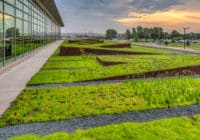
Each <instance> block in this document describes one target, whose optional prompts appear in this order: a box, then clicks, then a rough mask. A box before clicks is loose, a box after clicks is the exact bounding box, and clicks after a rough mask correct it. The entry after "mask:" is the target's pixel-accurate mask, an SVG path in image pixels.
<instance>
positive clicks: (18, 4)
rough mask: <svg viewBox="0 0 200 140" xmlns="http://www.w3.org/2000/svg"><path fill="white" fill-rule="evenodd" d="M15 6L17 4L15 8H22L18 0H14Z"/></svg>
mask: <svg viewBox="0 0 200 140" xmlns="http://www.w3.org/2000/svg"><path fill="white" fill-rule="evenodd" d="M16 6H17V8H19V9H21V10H22V7H23V6H22V3H21V2H20V1H19V0H17V1H16Z"/></svg>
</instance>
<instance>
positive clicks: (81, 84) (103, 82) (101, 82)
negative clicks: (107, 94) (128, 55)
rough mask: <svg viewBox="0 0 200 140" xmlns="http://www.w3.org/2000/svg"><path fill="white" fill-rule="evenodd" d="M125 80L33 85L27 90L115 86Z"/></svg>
mask: <svg viewBox="0 0 200 140" xmlns="http://www.w3.org/2000/svg"><path fill="white" fill-rule="evenodd" d="M123 81H124V80H107V81H89V82H76V83H63V84H44V85H33V86H27V88H31V89H38V88H54V87H75V86H89V85H90V86H92V85H101V84H115V83H122V82H123Z"/></svg>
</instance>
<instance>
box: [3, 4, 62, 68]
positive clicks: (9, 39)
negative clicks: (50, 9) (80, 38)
mask: <svg viewBox="0 0 200 140" xmlns="http://www.w3.org/2000/svg"><path fill="white" fill-rule="evenodd" d="M3 5H4V8H5V9H4V11H5V13H4V15H3V12H2V11H3ZM3 17H4V19H3ZM3 23H4V24H3ZM3 25H4V27H3ZM3 33H4V34H3ZM58 35H60V28H59V27H57V25H56V24H54V22H52V20H51V19H50V18H49V17H48V16H47V14H46V13H45V12H44V11H42V9H40V8H39V7H38V6H37V5H36V4H35V3H34V0H32V1H31V0H30V1H29V0H0V67H1V66H2V65H3V60H6V62H9V61H10V60H13V58H17V57H16V56H20V55H22V54H25V53H26V52H29V51H32V50H33V49H35V48H38V47H41V46H43V45H44V44H46V43H49V42H51V41H52V40H55V39H56V37H57V36H58ZM3 39H5V40H3ZM4 43H5V44H4ZM3 44H4V45H3ZM4 52H5V53H4ZM4 54H5V58H4Z"/></svg>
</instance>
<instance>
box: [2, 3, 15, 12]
mask: <svg viewBox="0 0 200 140" xmlns="http://www.w3.org/2000/svg"><path fill="white" fill-rule="evenodd" d="M4 8H5V12H6V13H7V14H10V15H14V14H15V10H14V7H13V6H11V5H9V4H7V3H4Z"/></svg>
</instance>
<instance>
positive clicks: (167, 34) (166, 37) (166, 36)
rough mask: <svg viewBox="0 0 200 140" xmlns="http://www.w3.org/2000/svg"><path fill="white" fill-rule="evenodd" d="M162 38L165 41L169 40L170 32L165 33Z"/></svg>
mask: <svg viewBox="0 0 200 140" xmlns="http://www.w3.org/2000/svg"><path fill="white" fill-rule="evenodd" d="M162 38H163V39H165V40H166V39H169V33H168V32H163V35H162Z"/></svg>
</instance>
